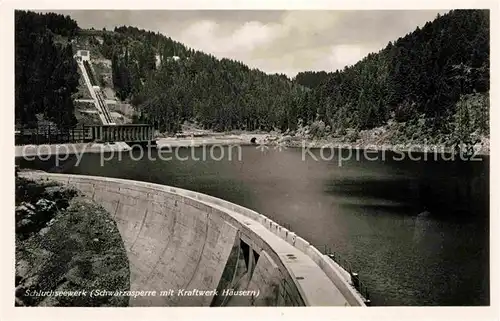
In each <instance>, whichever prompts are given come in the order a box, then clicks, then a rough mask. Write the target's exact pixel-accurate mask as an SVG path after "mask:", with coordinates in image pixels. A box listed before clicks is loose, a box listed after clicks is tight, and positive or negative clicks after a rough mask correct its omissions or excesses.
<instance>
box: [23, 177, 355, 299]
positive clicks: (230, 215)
mask: <svg viewBox="0 0 500 321" xmlns="http://www.w3.org/2000/svg"><path fill="white" fill-rule="evenodd" d="M20 175H21V176H24V177H27V178H30V177H31V178H35V179H50V180H54V181H58V182H61V183H63V184H66V185H69V186H73V187H76V188H77V189H79V190H80V191H82V192H83V193H84V194H86V195H87V196H88V197H91V198H92V199H94V200H95V201H96V202H98V203H99V204H101V205H102V206H103V207H104V208H105V209H106V210H108V211H109V212H110V213H112V215H113V217H114V219H115V221H116V223H117V225H118V228H119V230H120V234H121V236H122V239H123V241H124V245H125V248H126V249H127V255H128V258H129V263H130V267H131V271H130V281H131V282H130V284H131V289H130V290H134V291H141V290H142V291H157V293H160V291H168V290H173V291H174V293H173V295H163V296H161V295H156V296H143V297H137V298H135V299H134V298H131V299H130V305H131V306H209V305H216V306H219V305H232V306H235V305H236V306H245V305H246V306H248V305H267V306H269V305H270V306H276V305H280V306H294V305H295V306H301V305H307V306H363V305H364V304H363V300H362V298H361V297H360V296H359V294H358V293H357V292H356V291H355V290H354V288H353V287H352V285H350V284H349V282H348V280H347V279H346V278H345V277H346V276H345V271H343V270H341V268H340V267H338V266H336V265H333V264H329V263H328V262H330V261H331V260H330V259H329V258H327V257H326V256H324V255H322V254H321V253H319V251H317V250H316V249H315V248H314V247H312V246H310V245H309V244H308V243H307V242H306V241H305V240H302V239H300V238H299V237H297V236H296V235H295V234H294V233H292V232H290V231H288V230H286V229H284V228H282V227H281V226H279V225H277V224H276V223H274V222H272V221H270V220H269V219H267V218H266V217H265V216H263V215H261V214H258V213H256V212H253V211H251V210H249V209H246V208H243V207H241V206H238V205H236V204H233V203H230V202H226V201H224V200H221V199H218V198H214V197H211V196H208V195H205V194H200V193H196V192H192V191H188V190H183V189H178V188H173V187H169V186H164V185H158V184H151V183H146V182H138V181H130V180H123V179H116V178H107V177H94V176H83V175H67V174H48V173H45V172H41V171H27V172H21V173H20ZM339 269H340V270H339ZM223 275H224V277H223ZM216 289H217V291H219V293H215V292H216V291H215V290H216ZM179 290H181V291H189V290H199V291H207V292H205V293H204V295H179V294H181V293H179V292H178V291H179ZM224 290H226V292H227V291H228V290H246V291H247V293H244V295H241V296H240V295H226V296H225V297H224V295H223V294H222V293H221V292H222V291H224ZM184 293H186V292H184Z"/></svg>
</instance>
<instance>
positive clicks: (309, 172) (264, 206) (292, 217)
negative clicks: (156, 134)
mask: <svg viewBox="0 0 500 321" xmlns="http://www.w3.org/2000/svg"><path fill="white" fill-rule="evenodd" d="M211 152H213V154H214V155H211V154H212V153H211ZM337 153H338V155H342V153H347V151H342V152H338V151H337ZM351 153H352V151H351ZM372 154H373V155H372V156H371V157H365V156H364V155H363V154H362V153H361V156H360V155H359V154H358V155H357V156H356V157H354V156H353V157H351V158H350V159H347V158H348V157H345V156H346V155H343V156H344V159H345V160H343V161H342V163H341V164H339V158H338V157H335V156H334V155H333V157H332V155H329V154H328V152H327V153H322V152H321V150H319V149H315V150H309V151H308V152H307V153H304V150H303V149H301V148H295V149H294V148H288V149H284V150H275V149H273V148H269V149H265V150H259V149H256V148H255V147H252V146H246V147H240V149H237V148H232V149H231V150H230V149H229V148H224V149H220V148H218V149H215V150H208V148H194V149H191V148H183V149H181V150H179V151H178V154H177V155H176V156H177V157H173V158H172V159H170V158H169V159H168V160H166V159H165V158H164V160H161V159H160V158H159V155H158V154H157V151H152V152H151V155H150V157H149V159H148V157H147V155H145V156H144V157H142V159H139V158H140V157H139V156H140V151H133V152H132V153H130V154H129V153H128V152H127V153H124V154H122V155H121V157H118V156H116V155H115V157H113V158H112V157H110V155H109V154H108V155H105V157H108V158H110V159H109V160H103V156H102V155H100V154H86V155H83V157H82V158H81V159H80V161H79V163H78V158H77V157H76V156H72V157H70V158H69V159H67V160H65V161H61V162H60V163H59V164H58V166H55V165H56V164H55V163H56V160H55V157H52V158H50V159H48V160H44V161H43V160H40V159H35V160H24V159H19V160H17V161H18V163H19V164H20V166H21V167H22V168H35V169H42V170H46V171H50V172H64V173H74V174H86V175H99V176H109V177H118V178H126V179H133V180H141V181H148V182H153V183H160V184H166V185H171V186H176V187H181V188H186V189H191V190H194V191H197V192H202V193H206V194H209V195H212V196H216V197H220V198H223V199H225V200H228V201H231V202H234V203H237V204H240V205H243V206H246V207H248V208H251V209H254V210H256V211H258V212H260V213H262V214H264V215H266V216H268V217H270V218H272V219H274V220H276V221H277V222H279V223H281V224H286V225H287V227H289V228H290V229H291V230H292V231H294V232H296V233H297V234H298V235H300V236H302V237H303V238H305V239H306V240H308V241H309V242H310V243H312V244H314V245H316V246H318V248H321V247H322V246H324V245H326V246H327V247H329V248H330V249H331V250H333V251H335V252H336V253H338V254H339V255H340V256H341V257H342V258H343V259H346V260H347V261H349V262H350V265H351V267H352V269H353V270H354V271H355V272H358V273H359V275H360V279H361V280H362V281H363V282H364V284H365V285H366V286H367V287H368V290H369V293H370V298H371V300H372V302H373V305H385V306H388V305H389V306H394V305H412V306H427V305H441V306H450V305H451V306H463V305H489V303H490V301H489V158H488V157H483V158H481V160H478V161H461V160H444V159H441V158H440V157H438V159H434V156H432V157H429V158H428V159H427V160H423V159H421V160H411V159H409V158H408V157H404V159H401V158H403V157H401V156H400V155H397V157H394V156H395V154H393V153H389V152H378V153H372ZM230 155H231V156H230ZM171 156H173V154H172V155H171ZM210 156H212V157H210ZM420 156H422V155H420ZM153 158H155V160H153ZM420 158H423V156H422V157H420Z"/></svg>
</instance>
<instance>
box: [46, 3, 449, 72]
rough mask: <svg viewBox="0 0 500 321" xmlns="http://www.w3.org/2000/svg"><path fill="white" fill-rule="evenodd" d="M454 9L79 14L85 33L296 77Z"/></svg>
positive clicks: (349, 60)
mask: <svg viewBox="0 0 500 321" xmlns="http://www.w3.org/2000/svg"><path fill="white" fill-rule="evenodd" d="M448 11H449V10H376V11H374V10H362V11H339V10H317V11H313V10H309V11H304V10H303V11H284V10H274V11H273V10H265V11H259V10H239V11H237V10H149V11H148V10H76V11H56V12H58V13H62V14H68V15H70V16H71V17H72V18H73V19H74V20H76V21H77V22H78V25H79V26H80V27H81V28H90V27H94V29H102V28H103V27H105V28H106V29H108V30H109V29H113V28H114V27H115V26H122V25H127V26H135V27H138V28H139V29H146V30H151V31H154V32H160V33H162V34H164V35H166V36H169V37H171V38H172V39H173V40H176V41H179V42H182V43H184V44H185V45H187V46H188V47H190V48H193V49H196V50H201V51H204V52H206V53H211V54H213V55H214V56H216V57H218V58H231V59H235V60H238V61H241V62H243V63H245V64H246V65H248V66H250V67H251V68H258V69H261V70H263V71H264V72H267V73H283V74H286V75H287V76H289V77H290V78H292V77H294V76H295V75H296V74H297V73H298V72H300V71H308V70H312V71H320V70H325V71H335V70H337V69H342V68H344V67H345V66H347V65H352V64H354V63H356V62H357V61H359V60H360V59H362V58H363V57H364V56H366V55H367V54H368V53H370V52H376V51H378V50H380V49H382V48H383V47H385V46H386V45H387V43H388V42H389V41H392V40H396V39H397V38H399V37H401V36H404V35H406V34H407V33H409V32H412V31H413V30H415V28H416V27H417V26H423V25H424V24H425V23H426V22H427V21H431V20H433V19H434V18H436V16H437V14H438V13H441V14H443V13H446V12H448Z"/></svg>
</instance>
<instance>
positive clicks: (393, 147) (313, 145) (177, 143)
mask: <svg viewBox="0 0 500 321" xmlns="http://www.w3.org/2000/svg"><path fill="white" fill-rule="evenodd" d="M185 136H186V135H184V137H183V138H174V137H168V138H159V139H158V140H157V146H158V148H162V147H167V148H176V147H201V146H211V145H221V146H229V145H240V146H256V147H259V146H266V147H281V148H283V149H285V148H309V149H321V148H333V149H351V150H372V151H390V152H395V153H400V152H404V153H405V152H415V153H438V154H453V153H454V150H453V147H450V146H446V145H443V144H441V145H439V144H422V143H414V144H413V143H406V144H403V143H400V144H389V143H381V144H376V143H369V142H359V143H358V142H354V143H347V142H342V141H339V139H336V138H330V139H327V138H323V139H310V138H304V137H297V136H294V137H291V136H285V135H281V134H263V133H255V134H252V133H241V134H230V133H229V134H218V135H210V134H208V135H207V136H204V137H199V136H198V137H193V138H185ZM187 136H188V135H187ZM252 138H255V139H256V143H251V140H252ZM473 155H481V156H489V155H490V150H489V145H488V146H484V145H480V144H478V145H475V146H474V153H473Z"/></svg>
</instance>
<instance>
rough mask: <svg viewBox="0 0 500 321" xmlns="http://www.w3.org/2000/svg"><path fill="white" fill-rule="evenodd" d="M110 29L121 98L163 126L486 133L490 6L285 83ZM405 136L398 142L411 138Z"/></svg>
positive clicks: (451, 135)
mask: <svg viewBox="0 0 500 321" xmlns="http://www.w3.org/2000/svg"><path fill="white" fill-rule="evenodd" d="M115 31H116V33H117V35H116V36H109V37H106V39H105V49H106V50H105V52H107V54H108V56H110V58H112V59H113V66H115V68H114V77H115V86H116V87H117V88H118V91H119V93H120V96H121V97H122V98H130V99H132V102H133V103H134V104H135V105H137V106H138V107H139V109H140V110H141V111H143V112H144V113H143V114H144V115H145V117H146V118H145V120H149V121H152V122H153V123H155V124H156V125H158V126H159V127H161V128H165V129H167V130H174V129H176V127H177V125H178V124H179V122H181V121H183V120H186V119H196V120H198V121H199V123H200V124H202V125H203V126H204V127H206V128H211V129H215V130H229V129H235V128H238V129H249V130H253V129H264V130H269V129H272V128H278V129H281V130H286V129H291V130H294V129H296V127H297V125H298V124H299V119H300V120H301V121H300V123H301V124H302V125H307V124H313V123H315V124H316V125H317V124H320V127H321V130H319V131H318V132H319V134H320V135H341V134H342V133H343V132H345V130H346V129H353V130H357V131H359V130H363V129H370V128H374V127H377V126H382V125H385V124H387V123H388V122H390V121H392V122H398V123H404V124H405V126H406V128H409V129H410V131H416V132H418V134H417V136H421V137H424V138H429V137H432V138H433V139H435V140H436V142H441V143H444V142H445V141H449V140H454V139H457V138H459V139H468V136H470V134H472V133H473V132H475V134H477V135H487V134H488V120H489V118H488V112H489V111H488V108H489V99H488V96H487V93H488V91H489V12H488V11H483V10H454V11H451V12H450V13H448V14H446V15H443V16H438V17H437V18H436V19H435V20H434V21H432V22H428V23H427V24H425V26H423V27H422V28H416V30H415V31H414V32H412V33H410V34H408V35H406V36H404V37H401V38H399V39H397V40H396V41H394V42H391V43H389V44H388V45H387V47H386V48H384V49H383V50H381V51H380V52H378V53H372V54H369V55H368V56H367V57H365V58H364V59H362V60H361V61H359V62H358V63H356V64H355V65H354V66H349V67H346V68H344V69H343V70H338V71H336V72H333V73H327V72H303V73H299V74H298V75H297V77H295V79H294V81H293V82H290V80H288V79H287V78H286V77H285V76H279V75H266V74H264V73H263V72H260V71H258V70H250V69H249V68H248V67H246V66H245V65H244V64H242V63H240V62H237V61H231V60H228V59H222V60H218V59H216V58H214V57H213V56H210V55H207V54H204V53H201V52H198V51H194V50H192V49H188V48H186V47H185V46H183V45H182V44H180V43H177V42H175V41H173V40H171V39H170V38H167V37H164V36H163V35H159V34H155V33H152V32H146V31H143V30H138V29H137V28H131V27H121V28H117V29H116V30H115ZM157 53H158V54H159V60H160V61H161V63H160V65H159V68H158V70H156V67H155V64H154V62H155V54H157ZM177 57H178V58H177ZM174 58H175V59H174ZM403 131H407V130H403ZM403 134H404V135H403V136H401V137H400V138H401V139H409V138H411V137H406V136H408V135H410V136H415V135H413V133H403ZM458 136H460V137H458Z"/></svg>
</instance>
